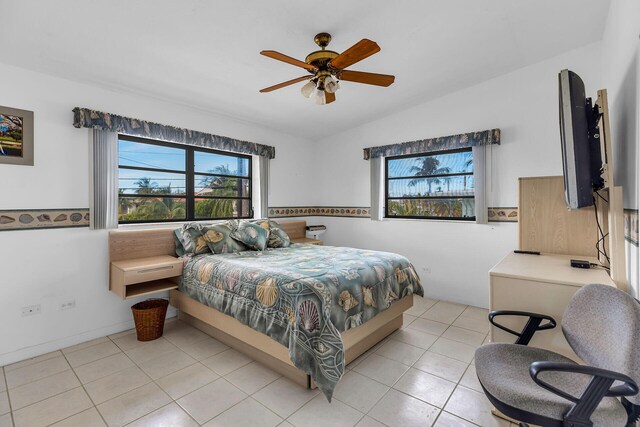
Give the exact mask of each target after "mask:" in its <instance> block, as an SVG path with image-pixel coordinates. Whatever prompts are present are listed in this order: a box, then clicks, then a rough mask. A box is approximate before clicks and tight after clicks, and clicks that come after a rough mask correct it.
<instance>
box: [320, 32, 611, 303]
mask: <svg viewBox="0 0 640 427" xmlns="http://www.w3.org/2000/svg"><path fill="white" fill-rule="evenodd" d="M600 57H601V45H600V43H595V44H592V45H588V46H586V47H583V48H580V49H577V50H574V51H571V52H568V53H566V54H563V55H561V56H558V57H555V58H552V59H549V60H546V61H544V62H541V63H538V64H535V65H532V66H529V67H526V68H523V69H520V70H517V71H515V72H512V73H509V74H506V75H503V76H501V77H498V78H495V79H492V80H489V81H486V82H484V83H482V84H479V85H476V86H473V87H470V88H467V89H465V90H462V91H459V92H456V93H453V94H450V95H447V96H445V97H442V98H440V99H437V100H435V101H431V102H428V103H425V104H422V105H420V106H417V107H415V108H411V109H409V110H405V111H401V112H398V113H396V114H394V115H391V116H388V117H385V118H383V119H380V120H376V121H374V122H371V123H368V124H366V125H363V126H360V127H357V128H355V129H352V130H350V131H347V132H344V133H342V134H339V135H336V136H332V137H330V138H327V139H325V140H323V141H321V143H319V144H318V145H317V146H316V158H318V160H319V162H318V164H319V168H318V170H317V171H316V175H317V177H318V181H319V186H320V189H319V190H318V191H319V196H320V197H319V201H318V202H317V203H318V204H320V205H324V206H369V204H370V200H369V163H368V162H367V161H364V160H363V159H362V148H364V147H371V146H376V145H384V144H391V143H397V142H403V141H412V140H417V139H424V138H429V137H438V136H444V135H452V134H457V133H462V132H470V131H477V130H484V129H492V128H500V129H501V130H502V144H501V145H500V146H494V147H493V148H492V162H493V163H492V169H493V176H492V185H491V193H490V198H489V204H488V205H489V206H503V207H510V206H517V179H518V177H520V176H544V175H561V174H562V163H561V152H560V137H559V131H558V81H557V79H558V77H557V76H558V72H559V71H560V70H561V69H563V68H570V69H571V70H573V71H575V72H577V73H578V74H579V75H580V76H581V77H582V78H583V79H584V81H585V85H586V87H587V88H588V90H589V91H591V92H593V93H594V94H595V92H596V90H597V89H598V88H600V87H601V83H602V79H601V70H600V64H601V62H600ZM343 90H344V91H345V93H346V91H348V88H347V85H344V89H343ZM390 90H392V88H391V89H390ZM380 95H381V100H380V102H384V93H381V94H380ZM314 221H315V222H319V223H324V224H326V225H327V227H328V231H327V232H326V234H325V235H324V236H323V237H324V240H325V242H326V243H327V244H330V245H348V246H359V247H367V248H372V249H380V250H386V251H393V252H398V253H401V254H403V255H405V256H407V257H408V258H409V259H410V260H411V261H412V262H413V263H414V264H415V265H416V267H417V269H418V273H419V274H420V276H421V278H422V281H423V284H424V286H425V291H426V294H427V295H428V296H431V297H435V298H443V299H446V300H450V301H456V302H460V303H466V304H474V305H481V306H485V307H486V306H488V303H489V289H488V279H487V277H488V276H487V272H488V270H489V269H490V268H491V267H492V266H493V265H494V264H496V263H497V262H498V261H499V260H500V259H501V258H502V257H503V256H505V255H506V254H507V253H508V252H509V251H511V250H513V249H516V248H517V224H514V223H508V224H505V223H503V224H498V223H490V224H489V225H477V224H470V223H464V222H440V221H417V220H389V221H384V222H381V223H379V222H374V221H371V220H369V219H354V218H318V219H317V220H316V219H314ZM425 268H426V269H430V273H428V272H426V271H425V270H424V269H425Z"/></svg>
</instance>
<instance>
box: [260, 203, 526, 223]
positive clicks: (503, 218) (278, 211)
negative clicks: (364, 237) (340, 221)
mask: <svg viewBox="0 0 640 427" xmlns="http://www.w3.org/2000/svg"><path fill="white" fill-rule="evenodd" d="M302 216H334V217H345V218H371V210H370V208H369V207H344V206H338V207H336V206H291V207H270V208H269V218H291V217H302ZM488 217H489V222H518V208H512V207H509V208H488Z"/></svg>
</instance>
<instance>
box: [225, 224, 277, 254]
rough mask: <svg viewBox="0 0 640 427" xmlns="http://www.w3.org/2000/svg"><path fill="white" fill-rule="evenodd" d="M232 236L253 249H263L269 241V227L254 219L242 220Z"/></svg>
mask: <svg viewBox="0 0 640 427" xmlns="http://www.w3.org/2000/svg"><path fill="white" fill-rule="evenodd" d="M231 237H232V238H233V239H235V240H237V241H239V242H242V243H244V244H245V245H246V246H248V247H249V248H251V249H253V250H256V251H263V250H264V249H265V248H266V247H267V243H268V242H269V229H268V228H266V229H265V228H264V227H261V226H260V224H257V223H256V222H254V221H240V223H239V224H238V227H237V228H236V229H235V230H233V232H232V233H231Z"/></svg>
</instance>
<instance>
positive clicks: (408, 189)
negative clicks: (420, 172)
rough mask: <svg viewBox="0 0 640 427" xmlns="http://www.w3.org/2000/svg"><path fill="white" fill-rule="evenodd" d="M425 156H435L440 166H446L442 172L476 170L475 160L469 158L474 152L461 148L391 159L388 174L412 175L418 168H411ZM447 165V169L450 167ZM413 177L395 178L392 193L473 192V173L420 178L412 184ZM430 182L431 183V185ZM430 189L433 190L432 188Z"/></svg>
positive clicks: (393, 194) (467, 193)
mask: <svg viewBox="0 0 640 427" xmlns="http://www.w3.org/2000/svg"><path fill="white" fill-rule="evenodd" d="M426 157H434V158H436V159H437V160H438V161H439V162H440V163H439V165H438V168H441V169H444V170H443V171H442V172H440V173H461V172H473V164H469V162H470V161H471V160H472V159H473V154H472V153H471V152H468V151H466V152H459V153H450V154H438V155H435V156H423V157H410V158H401V159H393V160H389V170H388V173H389V177H390V178H394V177H403V176H408V177H413V176H415V174H416V171H415V170H413V171H412V170H411V168H412V167H413V166H416V167H420V166H421V165H422V163H423V160H424V159H425V158H426ZM447 169H448V170H447ZM411 181H413V178H409V179H396V180H390V181H389V196H390V197H402V196H420V195H426V194H429V193H430V194H431V195H438V196H446V195H451V196H461V195H473V188H474V181H473V175H470V176H466V177H465V176H452V177H446V178H445V177H442V178H421V179H417V180H416V182H414V185H409V183H410V182H411ZM429 184H431V185H430V186H429ZM429 189H430V190H431V191H429Z"/></svg>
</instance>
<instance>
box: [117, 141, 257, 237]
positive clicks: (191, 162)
mask: <svg viewBox="0 0 640 427" xmlns="http://www.w3.org/2000/svg"><path fill="white" fill-rule="evenodd" d="M120 140H123V141H129V142H135V143H142V144H148V145H157V146H161V147H169V148H178V149H181V150H184V155H185V170H184V171H181V170H174V169H161V168H149V167H144V166H141V167H137V166H126V165H125V166H121V165H120V160H119V159H118V170H120V169H128V170H141V171H148V172H162V173H173V174H183V175H184V177H185V195H184V196H181V195H176V196H173V195H170V194H169V195H167V196H168V197H171V198H175V199H185V218H179V219H149V220H146V219H144V220H120V213H119V212H118V225H126V224H153V223H171V222H190V221H217V220H225V219H253V217H254V209H253V163H252V161H253V158H252V156H251V155H248V154H240V153H232V152H230V151H220V150H214V149H211V148H204V147H197V146H193V145H186V144H177V143H172V142H167V141H162V140H157V139H149V138H141V137H137V136H130V135H123V134H118V143H119V142H120ZM196 151H197V152H204V153H210V154H220V155H223V156H230V157H238V158H241V159H247V160H248V167H247V172H248V174H247V176H239V175H223V174H212V173H209V172H196V171H195V152H196ZM118 156H119V152H118ZM196 175H199V176H214V177H227V178H237V179H245V180H248V181H249V194H248V196H238V197H233V196H197V195H196V194H195V188H196V185H195V176H196ZM119 188H120V185H118V189H119ZM158 196H162V195H153V194H135V195H133V194H132V195H120V194H118V202H119V201H120V198H121V197H126V198H132V199H133V198H140V197H148V198H152V197H155V198H158ZM196 199H200V200H201V199H219V200H242V201H244V200H247V201H248V203H249V215H248V216H237V217H224V218H222V217H220V218H196V217H195V202H196ZM241 203H242V202H241ZM241 211H242V206H240V212H241Z"/></svg>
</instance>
